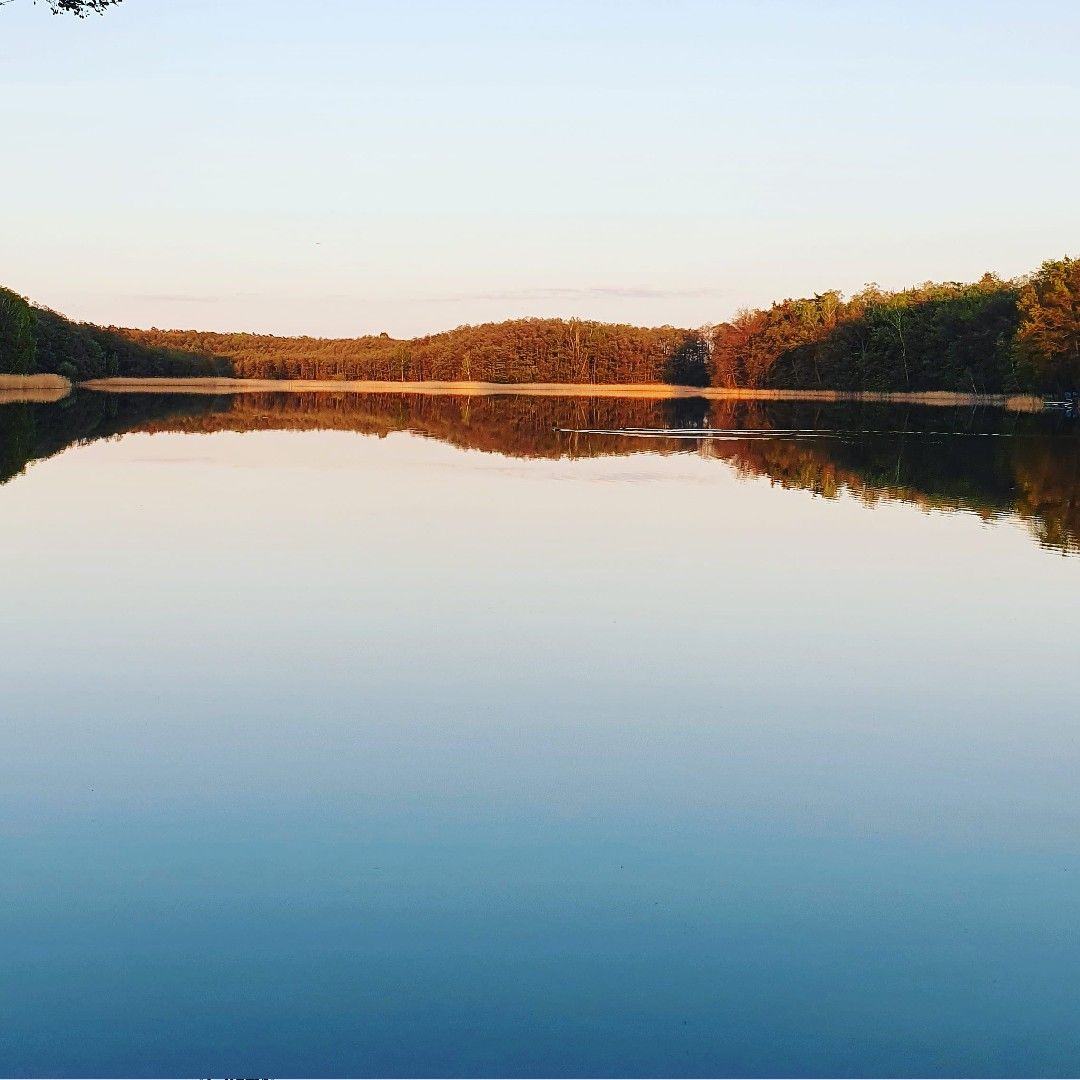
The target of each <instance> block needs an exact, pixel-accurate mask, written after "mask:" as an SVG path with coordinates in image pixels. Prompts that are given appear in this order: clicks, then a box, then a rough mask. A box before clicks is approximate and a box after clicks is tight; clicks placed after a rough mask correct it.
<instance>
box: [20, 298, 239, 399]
mask: <svg viewBox="0 0 1080 1080" xmlns="http://www.w3.org/2000/svg"><path fill="white" fill-rule="evenodd" d="M230 371H231V365H230V363H229V361H228V360H225V359H216V358H213V357H210V356H206V355H200V354H199V353H196V352H193V351H190V350H186V349H181V348H176V347H175V346H170V345H150V344H146V343H143V342H140V341H137V340H135V339H134V338H133V337H132V336H131V335H130V334H127V333H122V332H120V331H118V330H116V329H113V328H105V327H100V326H94V325H92V324H91V323H77V322H72V321H71V320H70V319H67V318H65V317H64V316H63V315H60V314H58V313H57V312H55V311H50V310H49V309H48V308H41V307H34V306H33V305H31V304H30V303H29V302H28V301H27V300H25V299H24V298H23V297H21V296H19V295H18V294H17V293H14V292H11V291H10V290H9V289H0V374H2V375H34V374H48V375H63V376H64V377H65V378H67V379H70V380H71V381H72V382H82V381H84V380H86V379H102V378H108V377H110V376H127V377H131V378H135V377H141V376H168V377H173V378H184V377H190V376H198V375H201V376H207V375H224V374H228V373H229V372H230Z"/></svg>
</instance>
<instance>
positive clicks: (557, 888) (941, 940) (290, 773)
mask: <svg viewBox="0 0 1080 1080" xmlns="http://www.w3.org/2000/svg"><path fill="white" fill-rule="evenodd" d="M0 565H2V567H3V588H2V597H3V601H2V604H0V672H2V683H0V685H2V690H0V694H2V698H0V716H2V722H0V865H2V866H3V873H2V875H0V1073H2V1074H4V1075H27V1076H34V1075H54V1076H55V1075H82V1076H100V1075H111V1076H134V1075H142V1076H145V1075H202V1076H209V1075H232V1076H238V1075H247V1076H252V1075H262V1076H268V1075H274V1076H287V1075H319V1076H338V1075H416V1076H431V1075H440V1076H455V1075H466V1076H467V1075H482V1076H532V1075H542V1076H560V1075H568V1076H580V1075H595V1076H635V1075H671V1076H698V1075H743V1076H756V1075H764V1076H775V1075H788V1076H794V1075H815V1076H820V1075H901V1076H916V1075H917V1076H937V1075H953V1076H957V1075H959V1076H975V1075H978V1076H990V1075H1075V1074H1076V1073H1077V1072H1078V1071H1080V1024H1078V1023H1077V1017H1078V1016H1080V980H1077V978H1076V973H1077V971H1078V970H1080V788H1078V785H1077V777H1078V776H1080V723H1078V721H1077V713H1078V709H1077V687H1078V683H1077V678H1076V670H1077V669H1076V662H1077V655H1078V646H1080V606H1078V603H1077V598H1078V596H1080V588H1078V586H1080V559H1076V558H1071V557H1065V556H1063V555H1062V554H1061V553H1060V552H1056V551H1052V550H1048V549H1045V548H1042V547H1040V546H1039V545H1038V544H1036V543H1034V542H1033V541H1032V539H1031V536H1030V534H1029V531H1028V530H1027V529H1026V528H1025V527H1024V526H1023V525H1022V524H1020V523H1018V522H1015V521H1011V520H1004V521H1000V522H997V523H986V522H984V521H982V520H980V519H979V518H978V517H977V516H975V515H972V514H965V513H952V514H945V513H931V514H927V513H925V512H923V511H921V510H919V509H918V508H917V507H914V506H910V505H906V504H903V503H883V504H879V505H877V506H875V507H870V506H868V505H865V504H864V503H862V502H860V501H858V500H856V499H854V498H851V497H849V496H841V497H840V498H838V499H836V500H823V499H820V498H814V497H813V496H812V495H810V494H809V493H807V492H803V491H789V490H784V489H782V488H780V487H774V486H772V485H770V483H769V482H768V480H767V479H762V478H748V477H740V476H739V475H737V474H736V472H735V471H733V470H732V469H731V468H730V467H729V466H728V465H727V464H725V463H723V462H721V461H712V460H706V459H704V458H702V457H700V456H695V455H693V454H687V455H671V456H660V455H655V454H649V453H645V454H641V455H636V456H634V457H631V458H617V457H613V458H595V459H590V460H582V461H550V460H528V461H517V460H512V459H508V458H504V457H500V456H496V455H491V454H481V453H477V452H474V451H462V450H458V449H454V448H452V447H448V446H445V445H441V444H438V443H435V442H433V441H430V440H425V439H421V438H419V437H416V436H411V435H405V434H397V435H390V436H389V437H387V438H384V439H378V438H373V437H363V436H359V435H355V434H350V433H333V432H321V433H320V432H311V433H304V432H265V433H257V434H247V435H235V434H229V433H223V434H214V435H200V436H191V435H181V434H164V435H162V434H158V435H153V436H150V435H144V434H135V435H129V436H126V437H124V438H123V439H121V440H119V441H114V442H105V443H97V444H94V445H90V446H82V447H73V448H71V449H69V450H67V451H66V452H65V453H63V454H61V455H60V456H59V457H55V458H53V459H51V460H48V461H44V462H39V463H38V464H35V465H32V466H31V467H30V469H29V470H28V472H27V473H26V474H25V475H23V476H20V477H17V478H16V479H14V480H12V481H10V482H9V483H8V484H6V485H5V486H3V487H2V488H0Z"/></svg>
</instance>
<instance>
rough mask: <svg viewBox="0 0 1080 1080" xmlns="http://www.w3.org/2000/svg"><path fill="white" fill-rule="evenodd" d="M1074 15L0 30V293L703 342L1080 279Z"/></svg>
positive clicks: (602, 12) (370, 7)
mask: <svg viewBox="0 0 1080 1080" xmlns="http://www.w3.org/2000/svg"><path fill="white" fill-rule="evenodd" d="M1078 40H1080V5H1078V4H1076V3H1075V2H1073V0H1056V2H1051V0H1030V2H1027V3H1024V4H1016V3H1015V2H1013V3H1008V4H1005V3H998V2H994V0H982V2H977V3H976V2H964V0H959V2H950V3H948V4H940V3H919V2H913V0H906V2H903V3H893V2H889V0H875V2H874V3H871V4H868V3H865V2H862V3H846V2H844V3H841V2H830V0H815V2H813V3H811V2H808V0H807V2H800V3H796V2H784V0H758V2H749V0H743V2H728V3H723V2H714V3H699V2H690V0H672V2H665V3H663V4H659V3H655V2H652V3H637V2H633V0H627V2H619V3H615V2H600V0H574V2H563V0H545V2H544V3H533V4H526V3H517V4H508V3H505V2H504V3H498V2H494V0H493V2H462V0H442V2H441V3H431V2H425V0H417V2H412V3H399V4H387V3H381V4H375V3H367V2H363V0H304V2H300V0H292V2H289V0H124V2H123V3H122V4H121V5H120V6H119V7H118V8H116V9H114V10H113V11H112V12H110V13H109V14H108V15H106V16H103V17H94V18H89V19H86V20H82V21H79V20H76V19H73V18H70V17H54V16H52V15H51V14H50V13H49V11H48V9H47V7H45V6H43V4H40V3H39V4H38V5H36V6H35V5H34V4H33V3H32V0H12V2H11V3H9V4H7V5H6V6H2V7H0V125H2V130H3V143H2V145H3V150H2V154H3V157H2V158H0V166H2V177H3V179H2V185H3V186H2V188H0V191H2V193H3V196H4V213H3V218H2V219H0V220H2V230H0V282H2V283H3V284H5V285H7V286H9V287H11V288H14V289H15V290H16V291H18V292H20V293H22V294H24V295H27V296H29V297H30V298H32V299H33V300H35V301H37V302H39V303H42V304H45V305H47V306H49V307H52V308H54V309H56V310H59V311H62V312H64V313H66V314H68V315H70V316H72V317H74V318H79V319H87V320H92V321H95V322H101V323H112V324H119V325H130V326H147V327H148V326H158V327H163V328H166V327H170V328H203V329H214V330H248V331H260V332H272V333H290V334H291V333H310V334H315V335H320V336H338V335H354V334H362V333H372V332H374V333H377V332H381V331H387V332H389V333H391V334H392V335H395V336H399V335H400V336H407V335H414V334H422V333H429V332H433V331H437V330H440V329H446V328H449V327H453V326H456V325H459V324H461V323H466V322H482V321H487V320H494V319H503V318H510V317H518V316H525V315H540V316H549V315H552V316H564V317H569V316H579V317H583V318H598V319H605V320H614V321H621V322H630V323H636V324H641V325H660V324H664V323H671V324H675V325H680V326H700V325H704V324H707V323H713V322H718V321H722V320H723V319H726V318H728V317H730V316H731V315H732V314H733V313H734V312H735V311H736V310H737V309H738V308H740V307H742V306H745V305H753V306H756V305H762V304H768V303H769V302H771V301H772V300H774V299H779V298H783V297H786V296H799V295H812V294H813V293H815V292H820V291H823V290H825V289H828V288H839V289H841V290H843V291H844V292H846V293H851V292H854V291H856V290H858V289H859V288H861V287H862V286H863V285H864V284H866V283H868V282H871V281H873V282H877V283H878V284H880V285H882V286H884V287H888V288H899V287H903V286H906V285H910V284H914V283H917V282H921V281H925V280H928V279H933V280H966V279H971V278H975V277H978V276H979V275H981V274H982V273H983V272H984V271H985V270H988V269H992V270H996V271H998V272H1000V273H1001V274H1003V275H1006V276H1013V275H1017V274H1020V273H1024V272H1027V271H1029V270H1031V269H1033V268H1034V267H1036V266H1037V265H1038V264H1039V263H1040V262H1041V261H1042V260H1043V259H1046V258H1051V257H1057V256H1060V255H1062V254H1066V253H1068V254H1080V199H1078V198H1077V195H1076V190H1077V180H1078V178H1080V141H1078V140H1077V139H1076V117H1077V116H1078V115H1080V68H1078V66H1077V64H1076V57H1075V50H1076V42H1077V41H1078Z"/></svg>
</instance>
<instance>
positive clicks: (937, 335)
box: [711, 275, 1021, 393]
mask: <svg viewBox="0 0 1080 1080" xmlns="http://www.w3.org/2000/svg"><path fill="white" fill-rule="evenodd" d="M1016 323H1017V312H1016V287H1015V286H1013V285H1011V284H1008V283H1006V282H1002V281H1001V280H1000V279H998V278H996V277H994V276H992V275H986V276H984V277H983V278H982V279H981V280H980V281H978V282H976V283H974V284H972V285H961V284H957V283H947V284H944V285H934V284H926V285H921V286H918V287H917V288H914V289H907V290H905V291H903V292H897V293H890V292H885V291H883V290H881V289H879V288H878V287H877V286H873V285H871V286H868V287H867V288H866V289H865V290H863V291H862V292H861V293H858V294H857V295H855V296H853V297H852V298H851V299H850V300H844V299H843V298H842V297H841V296H840V294H839V293H837V292H827V293H822V294H820V295H818V296H815V297H812V298H810V299H803V300H783V301H781V302H779V303H775V304H773V305H772V307H770V308H768V309H767V310H763V311H742V312H740V313H739V314H738V315H737V316H736V317H735V318H734V319H732V320H731V321H730V322H726V323H721V324H720V325H718V326H716V327H714V328H713V329H712V333H711V339H712V353H713V369H714V372H715V379H716V383H717V385H720V386H730V387H746V388H751V389H754V388H761V387H767V388H776V389H800V390H809V389H828V390H960V391H973V392H978V393H1000V392H1003V391H1008V390H1014V389H1020V388H1021V387H1020V381H1019V378H1018V376H1017V374H1016V372H1015V371H1014V363H1013V354H1012V342H1013V337H1014V335H1015V332H1016Z"/></svg>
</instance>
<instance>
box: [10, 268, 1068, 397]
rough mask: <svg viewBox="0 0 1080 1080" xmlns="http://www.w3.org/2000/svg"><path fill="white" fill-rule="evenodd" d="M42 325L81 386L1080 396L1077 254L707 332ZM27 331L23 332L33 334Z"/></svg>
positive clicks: (788, 305)
mask: <svg viewBox="0 0 1080 1080" xmlns="http://www.w3.org/2000/svg"><path fill="white" fill-rule="evenodd" d="M13 296H14V294H11V293H3V294H0V297H6V298H7V299H0V334H3V333H8V334H11V333H15V332H16V331H15V330H14V329H13V328H14V326H15V323H14V322H13V321H12V320H13V319H15V314H16V312H17V311H19V310H22V309H20V308H19V307H18V304H17V303H15V301H17V300H18V298H17V297H16V298H15V300H12V299H11V297H13ZM5 305H6V306H5ZM12 305H14V306H12ZM34 316H35V317H34V320H33V321H34V340H35V344H36V352H37V370H39V371H47V372H58V373H60V374H64V375H68V377H69V378H73V379H86V378H95V377H101V376H106V375H129V376H140V375H167V376H173V377H176V376H185V375H234V376H237V377H240V378H262V379H312V380H374V381H389V382H425V381H439V382H458V381H478V382H492V383H520V382H539V383H584V384H598V383H618V384H623V385H625V384H633V383H676V384H681V385H690V386H704V385H714V386H719V387H732V388H740V389H759V388H765V389H784V390H822V389H824V390H842V391H861V390H878V391H880V390H900V391H928V390H952V391H962V392H976V393H1010V392H1014V391H1039V392H1058V391H1064V390H1074V389H1077V388H1078V387H1080V260H1076V259H1069V258H1064V259H1059V260H1055V261H1052V262H1047V263H1044V264H1043V266H1042V267H1041V268H1040V269H1039V270H1038V271H1037V272H1036V273H1034V274H1032V275H1031V276H1030V277H1029V278H1024V279H1021V280H1019V281H1004V280H1002V279H1001V278H999V277H997V276H995V275H993V274H985V275H984V276H983V277H982V278H981V279H980V280H979V281H976V282H974V283H971V284H961V283H959V282H946V283H944V284H934V283H926V284H924V285H919V286H916V287H914V288H911V289H904V290H902V291H900V292H888V291H886V290H883V289H880V288H878V287H877V286H876V285H869V286H867V287H866V288H865V289H863V290H862V291H861V292H859V293H857V294H856V295H854V296H852V297H850V298H847V299H845V298H844V297H843V296H841V294H840V293H839V292H836V291H830V292H824V293H819V294H818V295H816V296H813V297H808V298H803V299H789V300H782V301H779V302H777V303H774V304H772V305H771V306H770V307H768V308H764V309H759V310H743V311H740V312H739V313H738V314H737V315H735V316H734V317H733V318H731V319H729V320H728V321H726V322H721V323H718V324H716V325H714V326H711V327H707V328H705V329H704V330H686V329H678V328H676V327H673V326H661V327H639V326H629V325H624V324H609V323H601V322H595V321H591V320H584V319H513V320H509V321H507V322H501V323H484V324H482V325H478V326H459V327H458V328H457V329H455V330H450V331H447V332H445V333H440V334H429V335H426V336H424V337H418V338H413V339H411V340H401V339H394V338H391V337H389V336H388V335H386V334H380V335H378V336H369V337H360V338H316V337H278V336H275V335H272V334H221V333H208V332H202V331H195V330H156V329H154V330H128V329H119V328H116V327H107V328H101V327H95V326H88V325H86V324H75V323H71V322H69V321H68V320H66V319H64V318H62V317H61V316H59V315H56V314H55V313H54V312H50V311H45V310H42V309H35V312H34ZM23 317H24V316H20V318H23ZM20 325H23V324H22V323H20ZM5 327H7V329H6V330H5ZM18 332H19V333H23V334H24V335H25V326H23V330H21V331H18ZM4 340H5V339H4V338H2V337H0V349H2V348H4V346H3V342H4ZM7 354H8V355H7V356H5V355H3V354H2V353H0V365H3V364H5V363H6V364H8V370H14V368H12V367H11V365H12V364H13V363H14V362H15V361H13V360H11V359H10V356H12V355H14V354H13V353H12V350H11V347H10V346H8V347H7ZM20 356H23V359H22V360H20V361H18V362H19V363H23V364H25V354H24V353H21V354H20ZM0 370H2V368H0Z"/></svg>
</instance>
